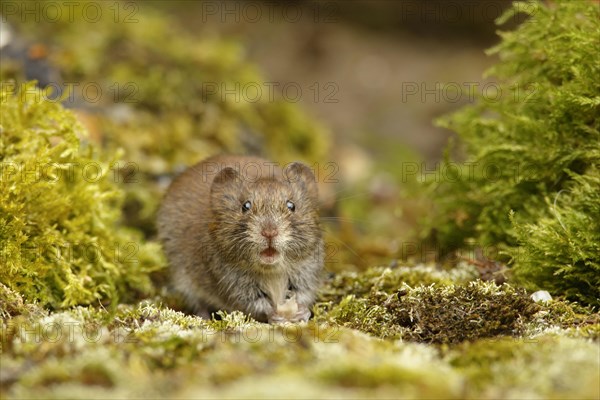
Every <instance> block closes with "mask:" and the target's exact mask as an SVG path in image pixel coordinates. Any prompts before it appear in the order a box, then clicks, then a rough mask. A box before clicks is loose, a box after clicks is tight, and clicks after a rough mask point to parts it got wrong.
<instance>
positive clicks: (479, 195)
mask: <svg viewBox="0 0 600 400" xmlns="http://www.w3.org/2000/svg"><path fill="white" fill-rule="evenodd" d="M518 11H525V12H528V13H529V19H528V20H527V21H525V22H524V23H523V24H521V25H520V26H519V27H518V28H517V29H516V30H515V31H513V32H501V36H502V42H501V43H500V44H499V45H497V46H496V47H494V48H493V49H491V50H490V53H491V54H497V55H498V56H499V57H500V62H499V63H498V64H497V65H496V66H495V67H493V68H492V69H491V70H490V71H488V74H489V75H492V76H494V77H496V78H497V79H498V83H497V88H498V93H499V94H498V95H496V93H494V94H487V95H486V93H482V95H481V96H479V97H478V99H477V100H476V102H475V103H474V104H472V105H470V106H467V107H466V108H464V109H462V110H461V111H459V112H458V113H456V114H454V115H452V116H450V117H448V118H445V119H443V120H442V121H441V124H442V125H443V126H445V127H448V128H450V129H452V130H454V131H456V132H457V133H458V135H459V136H460V138H461V139H462V142H463V143H464V146H465V152H466V160H465V162H464V164H461V166H460V168H459V169H457V168H449V169H448V170H451V171H452V172H453V173H452V174H440V176H443V177H444V179H443V180H442V181H441V182H439V184H438V185H436V191H435V197H436V199H437V209H436V212H434V213H433V214H432V227H435V230H436V235H435V236H436V239H437V241H438V242H439V243H440V246H441V247H442V248H445V249H452V248H458V247H462V246H464V245H465V243H466V240H467V239H470V240H472V241H474V242H476V243H477V245H478V246H481V247H484V246H490V245H494V246H499V247H500V248H501V249H503V250H505V255H506V256H507V258H506V261H508V260H509V259H511V260H512V263H513V265H514V272H515V276H516V277H517V278H518V280H519V281H520V282H523V283H525V284H526V285H527V286H529V287H540V288H543V289H545V290H549V291H550V292H551V293H552V294H564V295H567V296H568V297H569V298H571V299H574V300H579V301H584V302H586V303H589V304H595V305H599V304H600V303H599V300H598V299H600V273H599V272H600V247H599V246H600V245H599V244H598V243H600V242H599V239H600V225H599V222H598V221H600V196H599V194H598V182H599V173H598V170H599V169H600V146H599V143H600V82H599V81H598V79H597V76H599V75H600V64H598V62H597V54H598V52H599V51H600V47H599V45H598V40H597V38H598V36H599V35H600V10H599V8H598V7H597V5H596V4H594V3H593V2H587V1H557V2H552V4H550V5H545V4H543V3H541V2H527V3H517V4H515V6H514V8H513V9H512V10H511V11H509V12H508V13H507V14H506V15H504V16H503V17H502V18H500V19H499V23H502V22H503V21H505V20H507V19H508V18H509V17H510V16H511V15H512V13H514V12H518ZM542 144H543V145H542ZM453 166H456V165H453ZM442 168H446V165H444V166H443V167H442ZM509 213H512V214H511V215H512V217H510V218H509Z"/></svg>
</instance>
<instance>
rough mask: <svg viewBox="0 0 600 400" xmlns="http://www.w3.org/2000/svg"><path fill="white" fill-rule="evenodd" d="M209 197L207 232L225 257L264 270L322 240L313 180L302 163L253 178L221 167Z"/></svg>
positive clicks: (309, 250) (302, 253) (297, 256)
mask: <svg viewBox="0 0 600 400" xmlns="http://www.w3.org/2000/svg"><path fill="white" fill-rule="evenodd" d="M210 196H211V198H210V206H211V210H212V214H213V218H214V221H213V222H212V223H211V225H210V231H211V235H212V238H213V240H214V241H215V244H216V246H217V247H218V249H219V251H220V257H221V258H222V259H224V260H227V261H230V262H238V263H239V264H240V265H252V266H258V267H259V268H261V270H265V271H268V270H270V269H272V268H273V267H277V266H278V265H283V266H285V265H286V264H287V263H288V262H293V261H294V260H300V259H303V258H306V257H308V256H310V255H312V254H313V253H314V251H315V249H316V246H317V244H318V243H319V242H320V238H321V231H320V227H319V217H318V195H317V185H316V182H315V177H314V175H313V173H312V171H311V170H310V168H309V167H307V166H306V165H304V164H302V163H293V164H290V165H289V166H288V167H287V168H286V169H285V170H284V171H282V172H281V173H277V174H270V175H267V174H265V175H264V176H254V177H249V176H243V175H242V174H240V172H239V171H236V170H235V169H233V168H224V169H222V170H221V171H220V172H219V173H218V174H217V175H216V176H215V178H214V180H213V183H212V186H211V194H210Z"/></svg>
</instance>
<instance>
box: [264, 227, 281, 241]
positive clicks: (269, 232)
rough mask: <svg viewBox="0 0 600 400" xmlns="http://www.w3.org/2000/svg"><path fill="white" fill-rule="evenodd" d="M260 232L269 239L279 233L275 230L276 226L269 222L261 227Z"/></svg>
mask: <svg viewBox="0 0 600 400" xmlns="http://www.w3.org/2000/svg"><path fill="white" fill-rule="evenodd" d="M260 234H261V235H263V236H264V237H266V238H267V239H269V240H271V239H273V238H274V237H275V236H277V235H278V234H279V232H277V227H276V226H275V225H271V224H269V225H266V226H264V227H263V229H262V231H261V232H260Z"/></svg>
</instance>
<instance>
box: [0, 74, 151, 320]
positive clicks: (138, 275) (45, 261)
mask: <svg viewBox="0 0 600 400" xmlns="http://www.w3.org/2000/svg"><path fill="white" fill-rule="evenodd" d="M0 102H1V103H0V104H1V106H2V118H1V122H0V162H1V165H0V167H1V169H0V172H1V175H0V178H1V179H0V246H1V247H0V267H1V268H0V283H1V284H3V285H5V286H6V287H7V288H8V289H11V290H13V291H15V292H17V293H19V294H20V295H21V296H23V298H24V300H25V301H26V302H39V303H40V304H41V305H43V306H49V307H53V308H61V307H68V306H72V305H76V304H92V303H95V304H98V302H99V301H100V302H103V303H108V302H111V303H112V304H113V305H114V304H116V303H117V302H118V301H120V300H121V301H123V300H127V299H132V298H134V295H135V294H136V293H138V294H139V293H143V294H148V293H150V292H151V291H152V289H151V287H152V286H151V283H150V279H149V276H148V274H149V273H150V272H151V271H153V270H156V269H159V268H160V267H161V266H162V261H161V258H160V252H159V251H158V248H157V246H155V245H149V244H145V243H143V242H141V241H140V237H139V235H136V234H134V233H132V232H129V231H127V230H125V229H124V228H120V227H119V225H118V221H119V217H120V205H121V201H122V197H123V194H122V192H121V191H120V190H119V189H118V188H117V187H116V185H115V183H114V182H112V181H111V179H112V177H113V174H112V171H111V169H110V164H109V163H108V162H107V160H106V159H102V158H99V157H98V156H97V155H96V154H95V149H94V148H93V146H89V145H88V146H84V145H82V144H81V143H80V137H81V136H82V135H84V131H83V130H82V128H81V126H80V124H79V123H78V122H77V120H76V119H75V117H74V116H73V114H72V113H71V112H69V111H67V110H65V109H63V107H62V106H61V105H60V104H59V103H56V102H51V101H48V100H45V98H44V96H43V95H42V93H41V92H40V91H39V90H37V89H35V87H34V85H33V84H28V85H27V86H24V87H22V88H21V91H20V92H18V93H16V94H15V93H14V92H12V91H11V90H9V89H8V86H4V87H3V90H2V92H1V97H0ZM4 291H5V289H4V290H3V292H4ZM6 293H8V292H6ZM3 297H4V294H3ZM3 300H4V299H3ZM4 313H7V312H6V311H3V314H4ZM8 313H10V310H9V311H8Z"/></svg>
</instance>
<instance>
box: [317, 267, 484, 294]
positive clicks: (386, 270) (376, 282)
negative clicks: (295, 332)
mask: <svg viewBox="0 0 600 400" xmlns="http://www.w3.org/2000/svg"><path fill="white" fill-rule="evenodd" d="M477 276H478V274H477V271H476V270H475V268H474V267H473V266H470V265H467V264H461V265H460V266H458V267H457V268H454V269H451V270H444V269H441V268H439V267H436V266H433V265H416V266H412V267H410V266H399V267H394V268H391V267H374V268H369V269H368V270H366V271H364V272H361V273H357V272H341V273H338V274H335V275H334V276H333V277H332V278H330V279H329V280H328V281H327V282H325V285H324V287H323V288H322V289H321V291H320V293H319V301H321V302H332V303H339V302H340V300H342V299H343V298H344V297H346V296H348V295H349V294H352V295H354V296H356V297H363V296H365V295H368V294H369V293H370V292H372V291H384V292H386V293H393V292H395V291H397V290H399V289H400V288H402V287H403V286H406V285H407V286H417V285H431V284H437V285H444V286H445V285H452V284H460V283H466V282H469V281H472V280H474V279H476V278H477Z"/></svg>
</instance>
